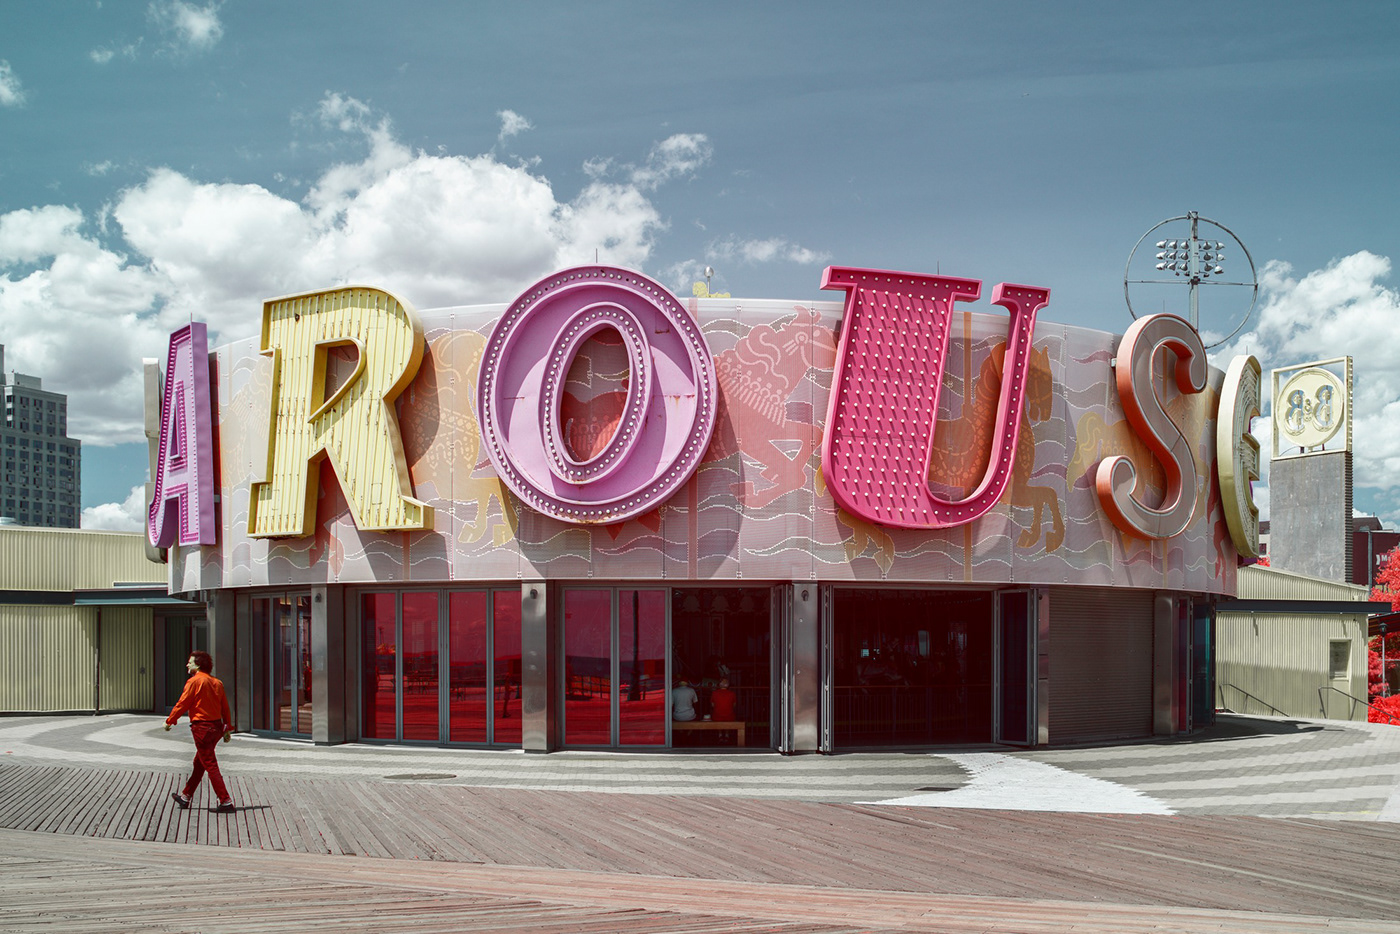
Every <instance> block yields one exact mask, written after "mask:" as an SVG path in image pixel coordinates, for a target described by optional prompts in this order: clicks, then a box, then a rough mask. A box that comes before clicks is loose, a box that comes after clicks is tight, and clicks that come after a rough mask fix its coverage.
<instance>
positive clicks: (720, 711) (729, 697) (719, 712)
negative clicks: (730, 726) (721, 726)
mask: <svg viewBox="0 0 1400 934" xmlns="http://www.w3.org/2000/svg"><path fill="white" fill-rule="evenodd" d="M738 700H739V695H738V694H735V693H734V691H733V689H732V688H730V686H729V679H728V678H720V679H719V687H718V688H716V689H715V691H714V693H713V694H711V695H710V716H711V717H712V718H714V719H715V720H737V719H739V718H738V717H737V716H735V714H734V705H735V703H736V702H737V701H738Z"/></svg>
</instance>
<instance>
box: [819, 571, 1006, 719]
mask: <svg viewBox="0 0 1400 934" xmlns="http://www.w3.org/2000/svg"><path fill="white" fill-rule="evenodd" d="M834 603H835V605H834V611H835V614H834V628H833V634H834V637H835V646H834V648H833V655H834V667H835V671H834V672H833V678H832V687H833V691H832V700H833V704H834V707H835V710H834V716H833V721H834V723H833V727H834V729H833V740H834V742H835V744H836V745H837V746H838V747H839V746H846V747H851V746H905V745H907V746H919V745H929V744H934V743H939V744H946V743H985V742H988V741H990V739H991V724H992V716H991V713H992V664H993V661H992V654H993V653H992V597H991V595H990V594H985V593H970V592H954V591H942V592H939V591H917V590H864V589H856V588H851V589H845V588H842V589H838V590H837V591H836V595H835V601H834Z"/></svg>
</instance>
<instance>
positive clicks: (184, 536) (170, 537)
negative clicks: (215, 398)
mask: <svg viewBox="0 0 1400 934" xmlns="http://www.w3.org/2000/svg"><path fill="white" fill-rule="evenodd" d="M213 438H214V430H213V414H212V412H211V410H210V395H209V338H208V335H207V333H206V330H205V326H204V324H203V323H202V322H192V323H191V324H188V325H186V326H185V327H183V328H181V329H180V330H178V331H176V332H175V333H173V334H171V335H170V350H169V352H168V353H167V354H166V358H165V388H164V392H163V393H162V399H161V408H160V448H159V452H158V455H157V458H156V475H155V477H153V478H152V480H153V482H154V484H155V493H154V495H153V496H152V497H151V507H150V512H149V513H147V515H146V535H147V536H148V537H149V538H150V541H151V544H152V545H154V546H156V547H157V548H169V547H170V546H171V545H172V544H174V543H175V542H176V541H177V540H178V541H179V543H180V544H181V545H213V544H215V543H216V542H217V541H218V529H217V527H216V525H215V521H214V440H213ZM177 532H178V539H177Z"/></svg>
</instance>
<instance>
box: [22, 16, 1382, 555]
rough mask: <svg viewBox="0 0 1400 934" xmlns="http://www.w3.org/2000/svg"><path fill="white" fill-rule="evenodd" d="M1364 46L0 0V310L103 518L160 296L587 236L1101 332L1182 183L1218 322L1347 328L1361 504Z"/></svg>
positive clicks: (1299, 24) (1375, 165)
mask: <svg viewBox="0 0 1400 934" xmlns="http://www.w3.org/2000/svg"><path fill="white" fill-rule="evenodd" d="M1396 49H1400V5H1394V4H1385V3H1381V4H1377V3H1329V4H1327V5H1325V6H1320V5H1314V4H1293V3H1276V2H1275V3H1237V4H1209V5H1205V4H1191V3H1186V4H1175V5H1152V6H1149V5H1144V4H1121V3H1097V4H1096V3H1080V4H1073V5H1070V4H1047V3H979V4H963V3H957V4H954V3H936V2H924V3H884V4H880V3H876V4H867V5H862V6H859V7H857V6H856V5H853V4H832V3H820V2H815V3H814V2H807V3H801V4H797V3H793V4H781V3H758V4H755V3H722V2H718V3H716V2H712V3H706V4H664V3H645V4H643V3H638V4H631V3H608V2H598V3H586V4H585V3H550V2H540V3H529V4H524V3H471V4H468V3H429V2H414V3H408V4H396V5H389V4H384V3H360V2H341V3H335V4H330V3H293V4H284V3H272V2H259V3H244V2H237V0H227V2H223V3H212V4H211V3H207V2H200V0H196V2H178V0H155V2H150V3H147V2H137V3H122V2H110V0H109V2H104V3H93V2H87V3H77V2H74V3H64V4H35V3H28V2H19V0H0V343H4V344H5V347H6V363H7V366H8V367H9V368H10V369H13V370H18V371H20V372H24V373H31V374H34V375H38V376H41V377H42V378H43V379H44V382H45V386H46V387H48V388H53V389H56V390H59V391H63V392H67V393H68V394H69V398H70V432H71V433H72V434H74V435H75V436H77V437H79V438H81V439H82V440H83V442H84V470H83V501H84V505H85V507H88V510H87V513H86V514H85V518H84V522H85V524H87V525H89V526H91V527H123V528H136V527H139V518H138V517H139V511H140V510H139V502H138V498H137V497H133V496H132V495H131V491H132V489H133V488H134V487H135V486H136V485H138V484H140V483H142V482H144V480H145V471H146V453H145V448H144V444H143V443H142V440H141V438H142V436H141V411H140V407H141V396H140V376H139V371H140V361H141V359H142V358H143V357H157V356H160V355H161V354H162V353H163V348H164V339H165V335H166V334H168V332H169V331H170V330H172V329H173V328H175V327H178V326H179V325H180V324H182V323H184V322H185V321H188V320H189V318H190V317H192V316H193V317H195V318H199V319H202V320H206V321H208V322H209V324H210V326H211V328H212V329H213V331H214V332H215V335H214V336H215V340H216V341H225V340H229V339H233V338H239V337H244V336H248V335H250V334H252V333H254V332H255V330H256V327H257V321H258V315H259V312H260V308H261V304H260V303H261V300H262V299H263V298H267V297H271V296H273V295H279V294H285V293H287V292H290V291H298V290H303V289H310V288H319V287H324V286H328V285H333V284H336V283H337V282H340V281H345V280H346V279H354V280H357V281H365V282H372V283H374V284H378V285H383V286H384V287H387V288H390V289H393V290H394V291H396V292H398V293H400V294H402V295H403V297H405V298H406V299H408V300H409V301H411V302H413V303H414V304H415V305H417V306H418V307H420V308H431V307H435V306H441V305H448V304H466V303H474V302H490V301H501V302H504V301H509V300H511V299H512V298H514V297H515V295H516V294H517V292H518V291H519V290H520V289H521V288H523V287H524V286H525V285H528V284H529V283H530V282H533V281H534V280H535V279H537V278H539V277H541V276H543V275H545V274H547V273H549V272H551V271H553V270H554V269H556V268H559V267H562V266H564V265H570V264H573V263H579V262H590V261H592V260H593V258H594V256H595V251H596V255H598V257H599V258H600V259H602V260H604V261H610V262H615V263H618V264H620V265H626V266H631V267H634V268H638V269H641V270H642V271H644V272H647V273H649V274H651V275H653V276H655V277H657V278H659V279H661V280H662V281H664V282H666V283H667V284H668V285H671V286H672V287H673V288H675V289H677V290H678V291H680V292H682V293H683V294H684V293H688V292H689V286H690V283H691V281H693V280H694V279H695V278H696V277H697V276H698V274H699V270H700V269H702V268H703V267H704V266H705V265H707V264H708V265H711V266H713V267H714V268H715V270H716V278H715V282H714V287H715V288H716V289H718V290H725V291H729V292H732V293H733V294H734V295H736V296H746V297H755V298H790V299H799V300H803V299H805V300H811V299H833V298H835V296H834V295H833V294H830V293H823V292H821V291H820V290H819V289H818V283H819V281H820V274H821V270H822V268H823V267H824V266H825V265H827V264H830V263H838V264H842V265H868V266H876V267H883V268H890V269H902V270H909V271H920V272H934V271H941V272H943V273H946V274H951V275H958V276H966V277H970V278H977V279H982V280H984V281H985V282H986V283H987V286H988V287H990V285H991V284H994V283H996V282H1000V281H1011V282H1022V283H1028V284H1034V285H1041V286H1048V287H1049V288H1050V289H1051V292H1052V295H1051V304H1050V306H1049V307H1048V308H1047V309H1046V310H1045V311H1044V312H1043V315H1044V317H1046V318H1048V319H1050V320H1058V321H1064V322H1068V323H1073V324H1079V325H1083V326H1087V327H1094V328H1099V329H1102V330H1111V331H1115V332H1121V331H1122V330H1123V329H1124V328H1125V327H1126V326H1127V324H1128V323H1129V321H1130V318H1129V316H1128V313H1127V311H1126V308H1125V306H1124V302H1123V284H1122V282H1123V277H1124V264H1125V261H1126V260H1127V257H1128V253H1129V250H1130V249H1131V248H1132V246H1133V244H1134V243H1135V242H1136V241H1137V239H1138V237H1139V236H1141V235H1142V233H1143V232H1144V231H1146V230H1147V229H1148V228H1149V227H1151V226H1152V225H1154V224H1156V223H1157V222H1158V221H1160V220H1163V219H1164V218H1167V217H1171V216H1175V215H1181V214H1185V213H1186V212H1187V211H1190V210H1196V211H1199V212H1201V214H1203V215H1205V216H1207V217H1210V218H1214V219H1216V220H1218V221H1220V222H1221V223H1223V224H1225V225H1227V226H1228V227H1229V228H1230V229H1232V230H1233V231H1234V232H1235V233H1236V234H1238V235H1239V238H1240V239H1241V240H1242V241H1243V242H1244V244H1245V245H1246V246H1247V247H1248V248H1249V250H1250V251H1251V253H1252V254H1253V256H1254V259H1255V262H1256V264H1257V266H1258V269H1259V274H1260V279H1261V283H1262V285H1263V288H1262V292H1261V296H1260V303H1259V306H1258V307H1257V308H1256V309H1255V312H1254V317H1253V318H1252V319H1251V321H1250V322H1249V324H1248V325H1246V327H1245V328H1244V330H1243V332H1242V334H1241V335H1240V336H1239V337H1238V338H1237V339H1236V341H1235V342H1234V344H1232V345H1231V346H1228V347H1224V348H1221V353H1222V354H1226V353H1229V352H1233V350H1235V349H1247V350H1249V351H1250V352H1253V353H1255V354H1256V355H1258V356H1259V357H1260V359H1261V362H1262V364H1263V366H1264V368H1265V370H1266V371H1267V370H1268V369H1270V368H1272V367H1276V366H1286V365H1291V364H1295V363H1298V362H1302V361H1304V360H1307V359H1313V358H1317V357H1327V356H1333V355H1338V354H1343V353H1351V354H1353V355H1355V356H1356V372H1357V408H1356V414H1357V455H1356V456H1357V466H1356V482H1357V492H1356V502H1357V505H1358V507H1359V508H1362V509H1365V510H1367V511H1377V512H1379V513H1380V514H1381V515H1383V516H1386V517H1387V518H1389V519H1390V520H1391V521H1392V522H1394V521H1395V520H1397V519H1400V485H1397V483H1396V480H1395V478H1396V477H1397V476H1400V432H1396V431H1395V430H1394V426H1395V422H1396V419H1397V418H1398V417H1400V340H1397V338H1400V299H1397V294H1396V286H1395V280H1394V276H1393V272H1392V263H1393V261H1394V260H1395V259H1396V258H1397V257H1400V225H1397V223H1396V220H1395V217H1396V214H1395V210H1396V205H1397V204H1400V182H1397V172H1396V171H1395V163H1396V154H1397V153H1400V121H1397V120H1396V114H1397V113H1400V54H1397V53H1396ZM1235 253H1236V255H1235V256H1234V257H1232V260H1233V261H1234V263H1233V264H1227V265H1231V272H1232V273H1234V272H1235V271H1236V270H1237V269H1242V268H1243V264H1241V263H1239V262H1238V259H1239V258H1238V251H1235ZM989 291H990V288H988V292H989ZM984 294H985V293H984ZM1241 301H1243V305H1241ZM1153 302H1155V303H1156V306H1154V307H1151V308H1150V309H1149V310H1159V308H1160V307H1161V306H1163V304H1164V303H1170V302H1180V303H1181V305H1180V307H1179V308H1178V307H1168V309H1167V310H1177V311H1184V302H1185V292H1184V290H1175V291H1174V292H1173V294H1172V296H1171V297H1166V296H1163V297H1160V298H1153ZM1247 305H1248V302H1247V290H1225V289H1220V290H1216V291H1215V292H1214V293H1212V295H1211V301H1210V302H1207V303H1205V304H1204V305H1203V314H1202V328H1203V330H1205V331H1213V330H1214V331H1224V332H1228V331H1229V330H1230V329H1231V328H1232V327H1233V326H1234V324H1233V323H1229V325H1228V326H1223V325H1224V324H1225V323H1227V322H1234V321H1236V320H1237V318H1238V315H1239V313H1241V312H1242V311H1243V309H1244V307H1247ZM1223 364H1224V361H1223V360H1221V361H1219V362H1218V365H1221V366H1223ZM1268 430H1269V427H1268V422H1267V420H1261V422H1260V423H1256V432H1257V433H1263V434H1265V435H1266V436H1267V431H1268ZM1260 493H1261V499H1262V500H1263V502H1264V503H1265V504H1267V490H1266V489H1261V490H1260Z"/></svg>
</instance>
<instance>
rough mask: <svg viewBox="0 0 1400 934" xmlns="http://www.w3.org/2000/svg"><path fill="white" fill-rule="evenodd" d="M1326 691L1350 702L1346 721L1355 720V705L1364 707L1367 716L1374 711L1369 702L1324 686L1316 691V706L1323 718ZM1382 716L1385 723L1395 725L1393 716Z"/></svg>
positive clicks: (1325, 712)
mask: <svg viewBox="0 0 1400 934" xmlns="http://www.w3.org/2000/svg"><path fill="white" fill-rule="evenodd" d="M1327 691H1335V692H1336V693H1338V694H1340V695H1342V696H1343V697H1345V698H1346V699H1347V700H1349V701H1351V710H1350V711H1348V713H1347V719H1348V720H1355V719H1356V705H1357V704H1360V705H1361V706H1362V707H1365V708H1366V711H1367V713H1368V714H1369V713H1370V712H1371V711H1372V710H1374V709H1375V708H1374V707H1372V705H1371V704H1370V703H1369V702H1367V701H1364V700H1362V699H1361V698H1359V697H1356V696H1355V695H1352V694H1348V693H1347V692H1346V691H1343V690H1342V689H1341V688H1334V687H1332V686H1331V685H1326V686H1324V687H1320V688H1318V689H1317V705H1318V706H1319V707H1320V708H1322V716H1323V717H1324V718H1326V717H1327V701H1326V700H1325V699H1324V694H1325V693H1326V692H1327ZM1382 716H1384V717H1386V721H1387V722H1389V723H1395V718H1394V717H1393V716H1391V715H1389V714H1383V715H1382ZM1368 719H1369V717H1368Z"/></svg>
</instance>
